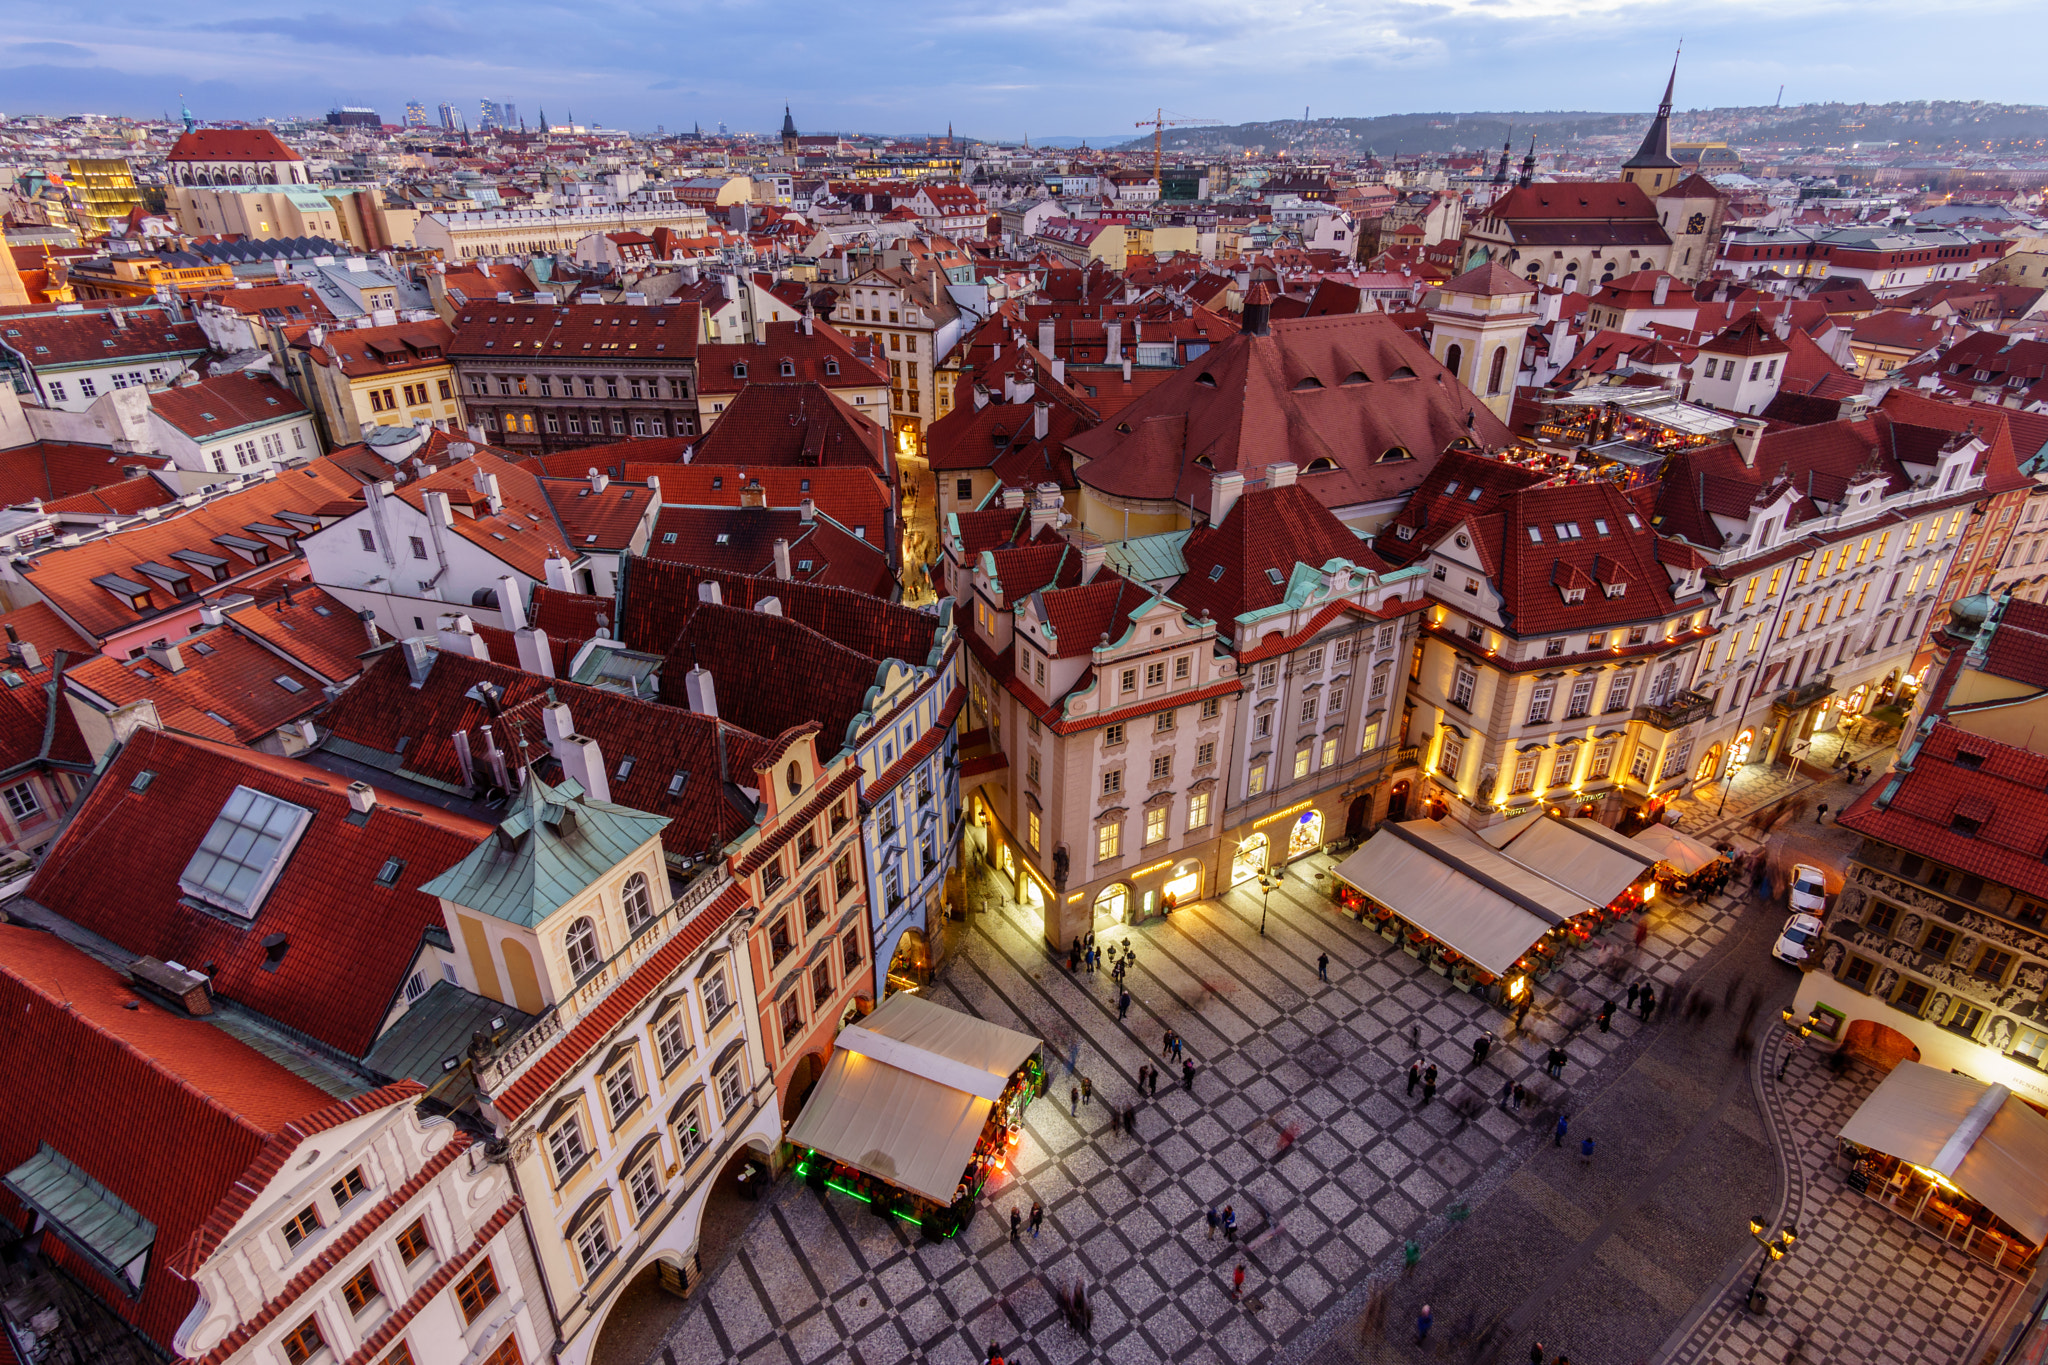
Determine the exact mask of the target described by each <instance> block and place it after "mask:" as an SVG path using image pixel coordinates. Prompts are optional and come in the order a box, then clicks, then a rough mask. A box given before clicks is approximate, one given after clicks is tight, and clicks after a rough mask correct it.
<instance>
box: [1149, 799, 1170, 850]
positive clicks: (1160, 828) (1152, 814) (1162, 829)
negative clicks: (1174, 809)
mask: <svg viewBox="0 0 2048 1365" xmlns="http://www.w3.org/2000/svg"><path fill="white" fill-rule="evenodd" d="M1165 837H1166V807H1165V806H1164V805H1158V806H1154V807H1152V808H1151V809H1150V810H1148V811H1146V812H1145V842H1146V843H1148V844H1156V843H1158V842H1159V841H1160V840H1161V839H1164V838H1165Z"/></svg>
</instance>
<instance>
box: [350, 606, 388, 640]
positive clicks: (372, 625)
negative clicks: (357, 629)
mask: <svg viewBox="0 0 2048 1365" xmlns="http://www.w3.org/2000/svg"><path fill="white" fill-rule="evenodd" d="M356 619H357V620H358V621H361V622H362V623H363V634H365V635H367V636H369V637H370V648H371V649H376V648H377V647H378V646H379V645H382V644H383V643H384V642H383V641H382V640H381V639H379V638H378V637H377V613H376V612H374V611H371V610H370V609H369V608H368V607H364V608H363V609H362V610H361V611H359V612H357V613H356Z"/></svg>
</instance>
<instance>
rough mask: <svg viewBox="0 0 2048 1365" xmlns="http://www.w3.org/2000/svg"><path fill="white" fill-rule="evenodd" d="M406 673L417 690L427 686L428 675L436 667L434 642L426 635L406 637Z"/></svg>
mask: <svg viewBox="0 0 2048 1365" xmlns="http://www.w3.org/2000/svg"><path fill="white" fill-rule="evenodd" d="M403 644H404V648H405V671H406V674H407V676H408V677H410V678H411V679H412V685H413V686H414V687H415V688H420V687H425V686H426V685H427V674H428V672H429V671H431V670H432V668H433V667H434V642H433V641H432V640H429V639H428V638H427V637H426V636H424V635H412V636H408V637H406V639H405V640H404V642H403Z"/></svg>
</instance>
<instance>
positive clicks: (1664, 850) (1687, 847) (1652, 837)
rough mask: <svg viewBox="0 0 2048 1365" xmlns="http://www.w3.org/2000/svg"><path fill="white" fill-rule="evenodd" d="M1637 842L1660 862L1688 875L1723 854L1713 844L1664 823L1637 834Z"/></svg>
mask: <svg viewBox="0 0 2048 1365" xmlns="http://www.w3.org/2000/svg"><path fill="white" fill-rule="evenodd" d="M1635 842H1636V843H1639V844H1641V845H1642V846H1643V847H1644V848H1646V849H1648V850H1649V851H1650V852H1652V853H1654V854H1656V855H1657V861H1658V862H1660V863H1669V864H1671V866H1673V867H1675V868H1677V869H1678V870H1679V872H1680V873H1681V874H1683V875H1684V876H1687V877H1690V876H1691V875H1692V874H1693V873H1695V872H1697V871H1699V870H1700V869H1701V868H1703V867H1705V866H1706V865H1707V864H1708V863H1711V862H1713V861H1715V860H1716V859H1718V858H1719V857H1720V856H1721V852H1720V850H1719V849H1717V848H1715V847H1714V846H1713V845H1712V844H1707V843H1702V842H1700V841H1699V840H1698V839H1695V838H1693V837H1692V836H1691V835H1690V834H1687V833H1686V832H1685V831H1684V830H1681V829H1674V828H1672V827H1671V826H1670V825H1664V824H1657V825H1651V826H1650V827H1649V828H1648V829H1646V830H1643V831H1642V832H1640V833H1639V834H1637V835H1636V837H1635Z"/></svg>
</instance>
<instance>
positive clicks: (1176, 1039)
mask: <svg viewBox="0 0 2048 1365" xmlns="http://www.w3.org/2000/svg"><path fill="white" fill-rule="evenodd" d="M1186 1044H1187V1039H1185V1038H1183V1037H1181V1036H1180V1034H1179V1033H1175V1034H1174V1035H1173V1056H1174V1060H1176V1061H1179V1060H1181V1054H1182V1053H1183V1052H1184V1051H1185V1050H1186Z"/></svg>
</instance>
